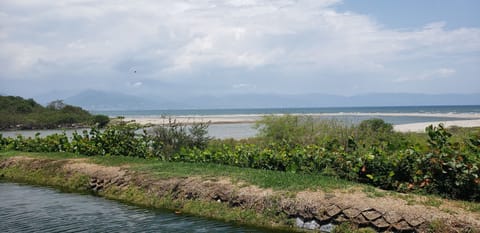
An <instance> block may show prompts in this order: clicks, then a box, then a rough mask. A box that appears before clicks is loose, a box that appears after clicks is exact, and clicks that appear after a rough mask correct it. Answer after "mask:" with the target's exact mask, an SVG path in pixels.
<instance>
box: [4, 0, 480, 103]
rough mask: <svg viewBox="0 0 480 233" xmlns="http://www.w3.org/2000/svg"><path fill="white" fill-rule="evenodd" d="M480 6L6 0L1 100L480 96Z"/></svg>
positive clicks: (375, 0)
mask: <svg viewBox="0 0 480 233" xmlns="http://www.w3.org/2000/svg"><path fill="white" fill-rule="evenodd" d="M478 12H480V1H477V0H455V1H451V0H422V1H418V0H402V1H385V0H369V1H366V0H343V1H342V0H276V1H272V0H225V1H220V0H205V1H203V0H176V1H170V0H165V1H164V0H136V1H129V0H128V1H127V0H103V1H95V0H64V1H53V0H51V1H47V0H45V1H38V0H2V1H0V94H9V95H21V96H25V97H34V96H38V95H43V94H48V93H50V94H52V93H53V94H58V95H59V96H62V95H63V97H65V95H68V94H73V93H77V92H80V91H83V90H87V89H94V90H101V91H108V92H120V93H125V94H130V95H137V96H159V97H162V96H163V97H165V96H168V97H171V98H175V97H177V96H195V95H217V96H222V95H232V94H246V93H266V94H268V93H272V94H306V93H324V94H335V95H346V96H350V95H357V94H364V93H428V94H441V93H460V94H467V93H480V14H478Z"/></svg>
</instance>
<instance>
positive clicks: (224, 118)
mask: <svg viewBox="0 0 480 233" xmlns="http://www.w3.org/2000/svg"><path fill="white" fill-rule="evenodd" d="M274 115H282V114H274ZM292 115H307V116H313V117H322V116H325V117H328V116H372V117H377V116H412V117H443V118H453V119H452V120H445V121H434V122H421V123H411V124H400V125H395V126H394V129H395V130H396V131H399V132H423V131H424V130H425V127H427V126H428V125H431V124H433V125H438V124H440V123H443V124H444V125H445V127H450V126H459V127H480V113H312V114H292ZM262 116H264V115H262V114H243V115H242V114H234V115H212V116H205V115H203V116H200V115H189V116H171V117H172V119H175V120H176V122H178V123H183V124H189V123H200V122H210V123H212V124H232V123H254V122H255V121H257V120H259V119H261V117H262ZM455 118H457V119H455ZM458 118H465V119H466V120H458ZM467 119H468V120H467ZM124 120H125V121H135V122H137V123H140V124H154V125H159V124H167V123H168V120H169V119H168V118H165V117H161V116H135V117H125V119H124Z"/></svg>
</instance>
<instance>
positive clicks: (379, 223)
mask: <svg viewBox="0 0 480 233" xmlns="http://www.w3.org/2000/svg"><path fill="white" fill-rule="evenodd" d="M372 224H373V225H374V226H375V227H376V228H387V227H389V226H390V224H389V223H388V222H387V221H385V219H383V218H379V219H377V220H375V221H373V222H372Z"/></svg>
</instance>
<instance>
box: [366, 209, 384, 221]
mask: <svg viewBox="0 0 480 233" xmlns="http://www.w3.org/2000/svg"><path fill="white" fill-rule="evenodd" d="M362 215H363V216H365V218H367V219H368V220H369V221H373V220H375V219H377V218H380V217H382V214H381V213H379V212H378V211H376V210H369V211H365V212H363V213H362Z"/></svg>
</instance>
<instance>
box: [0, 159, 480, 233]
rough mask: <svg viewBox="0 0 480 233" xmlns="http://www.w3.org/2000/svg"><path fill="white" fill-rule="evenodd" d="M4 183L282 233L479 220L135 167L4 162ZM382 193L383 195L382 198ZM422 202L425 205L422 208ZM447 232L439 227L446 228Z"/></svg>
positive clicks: (391, 200)
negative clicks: (159, 174)
mask: <svg viewBox="0 0 480 233" xmlns="http://www.w3.org/2000/svg"><path fill="white" fill-rule="evenodd" d="M0 176H2V177H3V178H4V179H7V180H11V181H21V182H27V183H33V184H39V185H51V186H56V187H59V188H64V189H68V190H71V191H80V192H92V193H95V194H97V195H100V196H104V197H107V198H111V199H116V200H121V201H125V202H130V203H133V204H137V205H142V206H148V207H154V208H168V209H172V210H175V211H177V212H179V213H180V212H182V213H189V214H195V215H200V216H205V217H211V218H216V219H220V220H225V221H236V222H239V223H242V224H248V225H257V226H263V227H273V228H278V229H289V230H293V229H298V228H307V229H317V230H319V229H320V230H328V229H331V228H332V226H336V225H339V224H341V223H344V222H349V223H352V224H355V225H357V226H360V227H371V228H373V229H375V230H377V231H394V232H404V231H407V232H411V231H416V232H427V231H429V230H431V229H436V228H435V227H437V228H438V229H441V230H443V231H442V232H463V231H465V232H472V230H475V229H480V214H479V213H478V212H471V211H468V210H466V209H464V208H461V207H459V206H457V205H454V204H451V203H450V202H448V201H445V202H444V203H442V204H439V205H438V206H428V205H424V204H418V203H421V202H422V201H421V200H422V198H428V197H422V196H419V197H416V199H415V200H416V202H415V201H412V200H411V197H408V198H403V197H402V195H403V194H396V195H383V194H382V195H373V196H372V195H371V194H369V193H366V192H363V191H361V190H358V188H352V189H349V190H330V191H328V192H326V191H319V190H305V191H301V192H291V191H280V190H272V189H262V188H258V187H256V186H252V185H249V184H246V183H244V182H242V181H236V182H232V180H231V179H229V178H228V177H216V178H204V177H196V176H186V177H173V178H159V177H156V176H155V175H153V174H150V173H147V172H139V171H135V170H133V169H130V168H129V167H128V166H102V165H98V164H94V163H92V162H90V161H89V160H87V159H45V158H32V157H27V156H15V157H7V158H2V159H1V160H0ZM375 192H382V191H375ZM419 200H420V201H419ZM439 226H440V227H439Z"/></svg>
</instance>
